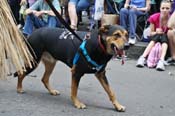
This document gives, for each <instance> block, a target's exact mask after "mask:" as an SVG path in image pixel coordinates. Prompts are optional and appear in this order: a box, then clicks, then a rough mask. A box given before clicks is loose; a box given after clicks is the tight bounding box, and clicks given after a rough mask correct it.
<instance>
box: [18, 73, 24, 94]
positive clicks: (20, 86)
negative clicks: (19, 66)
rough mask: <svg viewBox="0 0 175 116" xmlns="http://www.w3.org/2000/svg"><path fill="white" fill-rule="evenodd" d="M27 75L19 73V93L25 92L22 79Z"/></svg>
mask: <svg viewBox="0 0 175 116" xmlns="http://www.w3.org/2000/svg"><path fill="white" fill-rule="evenodd" d="M24 77H25V74H21V75H18V83H17V92H18V93H24V91H23V88H22V81H23V79H24Z"/></svg>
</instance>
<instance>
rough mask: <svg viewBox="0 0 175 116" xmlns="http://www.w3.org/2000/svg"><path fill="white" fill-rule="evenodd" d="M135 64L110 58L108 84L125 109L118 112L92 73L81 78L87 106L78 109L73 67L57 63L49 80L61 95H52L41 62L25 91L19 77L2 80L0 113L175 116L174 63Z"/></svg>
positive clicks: (21, 115) (14, 115)
mask: <svg viewBox="0 0 175 116" xmlns="http://www.w3.org/2000/svg"><path fill="white" fill-rule="evenodd" d="M135 64H136V61H135V60H127V61H126V62H125V64H124V65H121V62H120V61H119V60H111V61H110V62H109V64H108V66H107V77H108V80H109V83H110V85H111V87H112V88H113V90H114V91H115V93H116V94H117V98H118V100H119V102H120V103H121V104H122V105H124V106H126V112H123V113H121V112H117V111H115V109H114V107H113V105H112V104H111V102H110V101H109V99H108V96H107V94H106V93H105V91H104V90H103V88H102V87H101V85H100V83H99V82H98V81H97V79H96V78H95V77H94V75H92V74H87V75H84V77H83V78H82V79H81V82H80V87H79V93H78V97H79V98H80V100H81V101H82V102H83V103H85V104H86V105H87V109H83V110H82V109H81V110H80V109H76V108H75V107H74V106H73V104H72V102H71V99H70V84H71V73H70V69H69V68H68V67H67V66H66V65H64V64H63V63H57V65H56V68H55V70H54V72H53V74H52V75H51V76H52V77H51V79H50V83H51V84H52V85H53V87H54V88H55V89H57V90H59V91H60V92H61V95H58V96H51V95H50V94H49V93H48V92H47V90H46V89H45V88H44V86H43V84H42V83H41V77H42V74H43V71H44V67H43V65H42V64H40V65H39V67H38V68H37V69H36V70H35V71H34V72H33V73H31V74H30V75H29V76H27V77H26V78H25V80H24V82H23V84H24V90H25V91H26V92H25V93H24V94H18V93H16V82H17V78H13V77H12V76H9V77H8V78H7V80H0V116H174V115H175V101H174V99H175V68H174V66H167V67H166V71H163V72H159V71H156V70H155V69H149V68H147V67H145V68H137V67H135Z"/></svg>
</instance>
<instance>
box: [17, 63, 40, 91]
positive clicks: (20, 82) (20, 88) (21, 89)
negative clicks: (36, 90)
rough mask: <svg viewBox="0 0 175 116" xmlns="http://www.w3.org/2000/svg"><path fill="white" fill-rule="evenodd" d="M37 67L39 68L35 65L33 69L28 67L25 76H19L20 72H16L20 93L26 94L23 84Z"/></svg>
mask: <svg viewBox="0 0 175 116" xmlns="http://www.w3.org/2000/svg"><path fill="white" fill-rule="evenodd" d="M36 67H37V65H33V68H29V67H26V71H24V73H23V74H19V73H18V72H15V74H14V76H15V77H16V76H18V82H17V92H18V93H24V91H23V86H22V82H23V80H24V78H25V76H26V75H27V74H29V73H30V72H32V71H33V70H34V69H35V68H36Z"/></svg>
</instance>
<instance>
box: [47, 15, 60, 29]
mask: <svg viewBox="0 0 175 116" xmlns="http://www.w3.org/2000/svg"><path fill="white" fill-rule="evenodd" d="M57 24H58V22H57V19H56V17H55V16H48V24H47V26H48V27H57V26H58V25H57Z"/></svg>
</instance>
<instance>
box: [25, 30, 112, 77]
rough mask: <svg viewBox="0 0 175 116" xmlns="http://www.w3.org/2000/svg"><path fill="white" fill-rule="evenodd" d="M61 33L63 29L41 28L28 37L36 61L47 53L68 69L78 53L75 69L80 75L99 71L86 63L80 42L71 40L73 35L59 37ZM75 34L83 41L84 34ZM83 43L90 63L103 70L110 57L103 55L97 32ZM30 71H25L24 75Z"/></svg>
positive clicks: (74, 38) (75, 39) (74, 39)
mask: <svg viewBox="0 0 175 116" xmlns="http://www.w3.org/2000/svg"><path fill="white" fill-rule="evenodd" d="M63 31H64V30H63V29H59V28H41V29H38V30H36V31H35V32H34V33H33V34H32V35H31V36H30V38H29V39H28V42H29V44H30V45H31V47H32V49H33V51H34V52H35V56H36V61H37V62H39V61H40V60H41V57H42V54H43V52H48V53H49V54H51V56H52V57H53V58H55V59H56V60H60V61H62V62H64V63H65V64H67V65H68V66H69V67H72V66H73V60H74V58H75V54H76V53H78V54H79V55H80V57H79V58H78V59H77V62H76V68H78V69H80V71H82V73H94V72H97V71H99V69H98V70H96V67H94V66H93V64H92V63H91V61H90V62H88V61H87V59H86V57H85V55H84V54H83V53H82V49H79V47H80V45H81V43H82V42H81V41H80V40H78V39H77V38H76V37H73V38H72V36H73V35H70V36H68V37H66V38H63V37H61V36H60V35H62V33H63ZM77 34H78V35H79V36H80V37H81V38H82V39H84V37H85V34H86V33H85V32H77ZM85 41H86V44H85V46H84V49H85V50H86V51H87V54H88V56H89V57H90V59H91V60H92V62H95V63H96V64H98V65H100V66H102V67H100V70H102V69H104V68H105V66H106V64H107V62H108V61H109V60H110V59H111V57H112V55H107V54H105V53H104V51H103V50H102V48H101V47H100V45H99V41H101V43H102V44H104V43H103V41H102V39H101V38H98V32H96V31H94V32H92V34H91V36H90V39H88V40H85ZM78 49H79V50H78ZM31 71H32V69H31ZM31 71H27V72H26V74H28V73H30V72H31Z"/></svg>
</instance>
